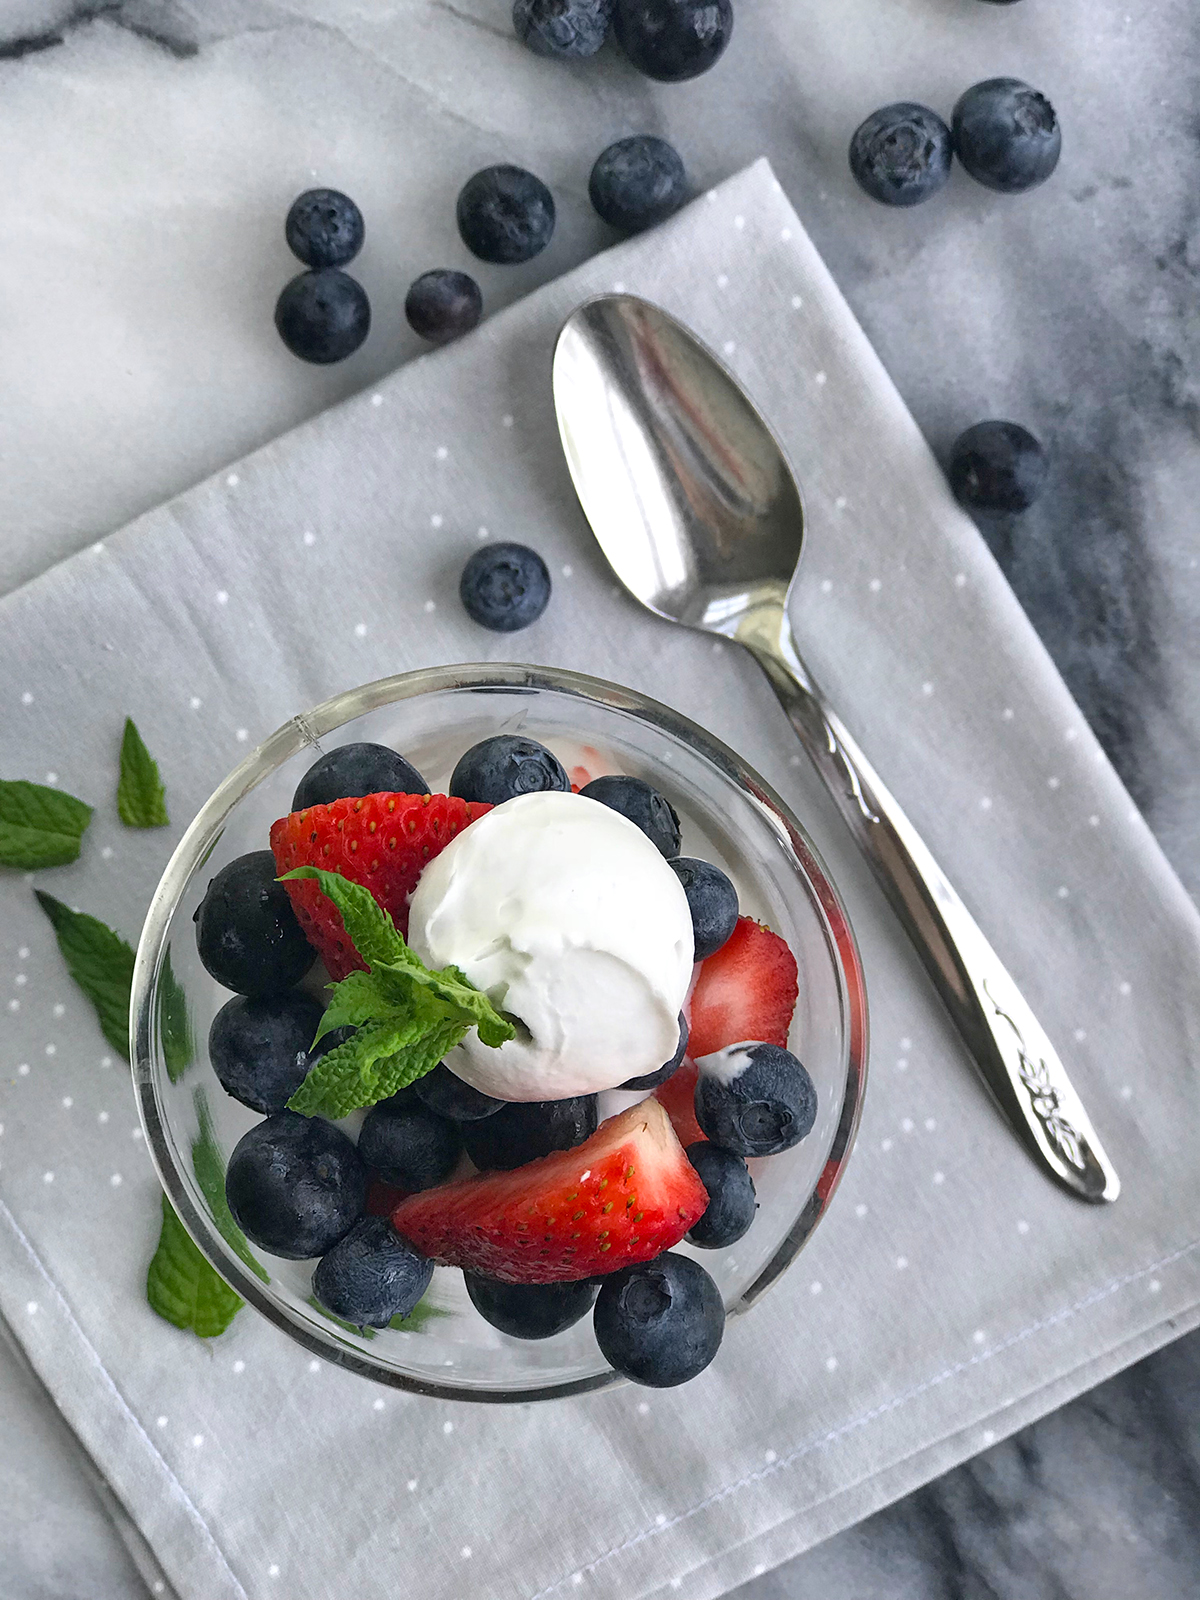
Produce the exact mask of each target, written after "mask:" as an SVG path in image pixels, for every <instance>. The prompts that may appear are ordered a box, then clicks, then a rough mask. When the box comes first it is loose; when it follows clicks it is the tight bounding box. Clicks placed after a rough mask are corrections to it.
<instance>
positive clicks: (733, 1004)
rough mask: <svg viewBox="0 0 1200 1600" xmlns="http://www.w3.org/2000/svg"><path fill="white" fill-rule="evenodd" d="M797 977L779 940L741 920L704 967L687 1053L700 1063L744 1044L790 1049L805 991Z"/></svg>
mask: <svg viewBox="0 0 1200 1600" xmlns="http://www.w3.org/2000/svg"><path fill="white" fill-rule="evenodd" d="M796 978H797V974H796V958H795V956H794V955H793V954H792V952H791V951H790V950H789V949H788V947H787V945H786V944H785V943H784V942H783V940H782V939H781V938H780V937H779V935H778V934H777V933H772V932H771V930H770V929H769V928H764V927H763V926H762V924H761V923H758V922H755V921H754V920H753V918H751V917H739V918H738V923H737V927H736V928H735V929H734V930H733V935H732V937H731V938H730V939H729V940H728V941H727V942H726V943H725V944H723V945H722V946H721V948H720V949H719V950H718V951H717V953H716V955H712V956H709V958H708V960H707V961H705V962H704V963H703V964H702V965H701V968H700V976H699V977H698V978H697V979H696V987H695V989H694V990H693V991H692V1008H691V1014H690V1015H689V1017H688V1025H689V1026H690V1028H691V1030H692V1031H691V1039H690V1041H689V1043H688V1054H689V1055H690V1056H692V1057H693V1058H694V1059H697V1060H698V1059H699V1057H700V1056H707V1055H710V1054H711V1053H712V1052H713V1051H714V1050H723V1049H724V1048H725V1046H726V1045H727V1044H740V1043H741V1041H742V1040H743V1039H757V1040H759V1041H760V1042H761V1043H763V1044H777V1045H780V1046H781V1047H782V1048H784V1049H786V1048H787V1038H788V1028H789V1027H790V1026H791V1021H792V1012H793V1011H795V1009H796V997H797V995H798V994H799V992H800V990H799V986H798V984H797V981H796ZM678 1076H679V1074H678V1073H676V1074H675V1077H678ZM671 1081H672V1082H673V1081H674V1080H673V1079H672V1080H671Z"/></svg>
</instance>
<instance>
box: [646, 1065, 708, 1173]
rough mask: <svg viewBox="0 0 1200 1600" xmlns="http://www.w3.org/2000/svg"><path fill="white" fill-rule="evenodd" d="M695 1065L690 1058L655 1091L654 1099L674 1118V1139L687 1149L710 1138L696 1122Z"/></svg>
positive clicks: (672, 1121) (672, 1123) (672, 1122)
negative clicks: (699, 1141) (698, 1141)
mask: <svg viewBox="0 0 1200 1600" xmlns="http://www.w3.org/2000/svg"><path fill="white" fill-rule="evenodd" d="M697 1076H698V1074H697V1072H696V1063H695V1062H694V1061H692V1060H690V1059H688V1058H687V1057H685V1058H684V1060H682V1061H681V1062H680V1063H679V1065H678V1067H676V1069H675V1071H674V1072H673V1073H672V1074H671V1076H670V1077H669V1078H668V1079H667V1081H666V1083H663V1084H660V1085H659V1087H658V1088H657V1089H655V1091H654V1097H655V1099H656V1100H657V1101H658V1102H659V1104H660V1105H661V1106H662V1108H663V1110H664V1111H665V1112H666V1113H667V1115H668V1116H669V1117H670V1119H671V1126H672V1127H673V1128H674V1129H675V1137H676V1138H677V1139H678V1140H679V1142H680V1144H681V1145H682V1146H683V1147H684V1149H685V1150H686V1149H687V1147H688V1145H689V1144H695V1143H696V1141H697V1139H704V1138H706V1137H707V1135H706V1134H705V1133H704V1130H703V1129H702V1128H701V1126H700V1124H699V1123H698V1122H697V1121H696V1078H697Z"/></svg>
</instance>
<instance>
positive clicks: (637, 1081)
mask: <svg viewBox="0 0 1200 1600" xmlns="http://www.w3.org/2000/svg"><path fill="white" fill-rule="evenodd" d="M687 1047H688V1025H687V1018H686V1017H685V1016H684V1014H683V1012H682V1011H681V1012H680V1013H679V1043H678V1045H677V1046H676V1047H675V1054H674V1055H673V1056H672V1057H671V1059H670V1061H664V1063H663V1064H662V1066H661V1067H659V1069H658V1071H657V1072H647V1073H645V1074H644V1076H642V1077H640V1078H627V1079H626V1081H625V1082H624V1083H623V1084H621V1085H620V1087H621V1088H622V1089H657V1088H658V1086H659V1084H661V1083H666V1081H667V1079H668V1078H671V1077H674V1075H675V1072H676V1071H677V1069H678V1067H679V1063H680V1062H681V1061H682V1060H683V1058H684V1056H685V1055H687Z"/></svg>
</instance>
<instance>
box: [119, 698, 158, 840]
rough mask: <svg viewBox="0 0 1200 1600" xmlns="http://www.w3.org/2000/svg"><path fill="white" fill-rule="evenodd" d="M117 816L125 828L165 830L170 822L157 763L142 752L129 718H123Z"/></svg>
mask: <svg viewBox="0 0 1200 1600" xmlns="http://www.w3.org/2000/svg"><path fill="white" fill-rule="evenodd" d="M117 815H118V816H119V817H120V819H121V821H122V822H123V823H124V824H125V826H126V827H127V828H165V827H166V826H167V823H168V822H169V821H170V818H169V817H168V816H167V798H166V793H165V791H164V790H163V786H162V779H161V778H160V777H159V775H158V762H157V761H155V759H154V757H153V756H152V755H151V754H150V752H149V750H147V749H146V746H145V744H144V743H143V742H142V736H141V734H140V733H139V732H138V731H137V728H136V727H135V726H134V721H133V718H132V717H126V718H125V737H124V738H123V739H122V740H121V778H120V782H119V783H118V784H117Z"/></svg>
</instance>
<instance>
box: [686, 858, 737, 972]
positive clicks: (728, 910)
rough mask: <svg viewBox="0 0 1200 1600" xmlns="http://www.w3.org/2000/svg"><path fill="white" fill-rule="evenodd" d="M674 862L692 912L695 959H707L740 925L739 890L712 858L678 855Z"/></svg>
mask: <svg viewBox="0 0 1200 1600" xmlns="http://www.w3.org/2000/svg"><path fill="white" fill-rule="evenodd" d="M671 866H672V867H673V869H674V871H675V875H676V877H677V878H678V879H679V881H680V883H681V884H682V885H683V892H684V894H685V895H687V903H688V909H689V910H690V911H691V913H692V937H693V938H694V940H695V943H696V960H697V961H704V960H706V959H707V958H708V957H709V956H712V955H715V954H716V953H717V951H718V950H719V949H720V948H721V946H722V945H723V944H724V943H725V942H726V941H727V940H728V939H729V938H730V937H731V935H732V933H733V930H734V929H735V928H736V927H737V920H738V897H737V890H736V889H735V888H734V887H733V884H732V883H730V881H729V879H728V878H727V877H726V876H725V874H724V873H723V872H722V871H721V869H720V867H714V866H713V864H712V862H711V861H700V860H698V859H696V858H695V857H693V856H679V857H678V859H677V860H675V861H672V863H671Z"/></svg>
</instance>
